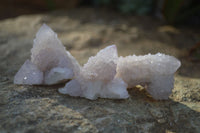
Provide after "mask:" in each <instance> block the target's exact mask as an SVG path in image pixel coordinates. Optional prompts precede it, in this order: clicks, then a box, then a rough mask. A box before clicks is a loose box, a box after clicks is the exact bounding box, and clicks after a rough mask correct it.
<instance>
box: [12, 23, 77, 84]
mask: <svg viewBox="0 0 200 133" xmlns="http://www.w3.org/2000/svg"><path fill="white" fill-rule="evenodd" d="M79 70H80V66H79V64H78V62H77V61H76V60H75V58H74V57H73V56H71V54H70V53H69V52H68V51H66V50H65V47H64V46H63V45H62V43H61V42H60V40H59V39H58V38H57V34H56V33H55V32H53V30H51V28H50V27H48V26H47V25H45V24H43V26H42V27H41V28H40V29H39V31H38V32H37V34H36V38H35V40H34V44H33V48H32V49H31V61H29V60H27V61H26V62H25V63H24V64H23V66H22V67H21V69H20V70H19V71H18V72H17V74H16V75H15V77H14V83H15V84H30V85H38V84H47V85H51V84H56V83H60V82H64V81H67V80H69V79H72V78H73V77H74V75H76V73H79Z"/></svg>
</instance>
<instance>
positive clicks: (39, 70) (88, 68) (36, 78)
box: [14, 24, 181, 100]
mask: <svg viewBox="0 0 200 133" xmlns="http://www.w3.org/2000/svg"><path fill="white" fill-rule="evenodd" d="M180 65H181V63H180V61H179V60H177V59H176V58H174V57H172V56H169V55H164V54H161V53H158V54H155V55H151V54H148V55H144V56H136V55H133V56H127V57H118V54H117V48H116V46H115V45H111V46H108V47H106V48H104V49H102V50H100V51H99V52H98V53H97V55H96V56H92V57H90V58H89V60H88V62H87V63H86V64H85V65H84V66H83V67H81V66H80V65H79V64H78V62H77V61H76V60H75V58H74V57H73V56H72V55H71V54H70V53H69V52H68V51H66V49H65V47H64V46H63V45H62V43H61V42H60V40H59V39H58V38H57V35H56V33H54V32H53V31H52V30H51V29H50V28H49V27H48V26H47V25H45V24H44V25H43V26H42V27H41V28H40V29H39V31H38V32H37V34H36V38H35V40H34V44H33V48H32V50H31V60H27V61H25V63H24V64H23V65H22V67H21V68H20V70H19V71H18V72H17V74H16V75H15V77H14V83H15V84H29V85H39V84H47V85H51V84H57V83H61V82H67V81H68V80H69V79H72V80H71V81H69V82H68V83H66V85H65V87H64V88H60V89H59V92H60V93H62V94H68V95H70V96H80V97H85V98H88V99H91V100H94V99H97V98H98V97H102V98H113V99H125V98H128V97H129V94H128V92H127V87H129V88H131V87H134V86H136V85H145V86H147V88H146V90H147V91H148V92H149V94H151V95H152V97H153V98H155V99H167V98H168V97H169V95H170V94H171V91H172V89H173V86H174V73H175V72H176V71H177V69H178V68H179V67H180Z"/></svg>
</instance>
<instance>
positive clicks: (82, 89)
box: [59, 45, 129, 100]
mask: <svg viewBox="0 0 200 133" xmlns="http://www.w3.org/2000/svg"><path fill="white" fill-rule="evenodd" d="M117 60H118V54H117V48H116V46H115V45H111V46H108V47H106V48H105V49H103V50H101V51H99V52H98V53H97V55H96V56H93V57H90V58H89V60H88V62H87V63H86V64H85V65H84V66H83V67H82V68H81V71H80V74H79V75H77V76H76V77H75V78H76V79H75V80H72V81H70V82H69V83H67V84H66V85H65V87H64V88H61V89H59V92H60V93H63V94H69V95H71V96H80V97H85V98H88V99H91V100H94V99H97V98H98V97H102V98H114V99H125V98H128V97H129V95H128V92H127V90H126V88H127V84H126V83H125V82H124V81H123V80H122V79H120V78H115V75H116V67H117ZM77 92H79V93H77Z"/></svg>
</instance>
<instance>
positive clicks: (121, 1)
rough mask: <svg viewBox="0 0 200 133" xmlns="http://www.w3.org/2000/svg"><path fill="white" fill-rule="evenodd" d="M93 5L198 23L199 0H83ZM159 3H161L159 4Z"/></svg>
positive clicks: (173, 21) (199, 15) (127, 12)
mask: <svg viewBox="0 0 200 133" xmlns="http://www.w3.org/2000/svg"><path fill="white" fill-rule="evenodd" d="M83 1H84V2H85V1H87V2H86V3H89V4H90V5H92V6H95V7H100V6H104V7H108V8H113V9H117V10H118V11H120V12H122V13H124V14H136V15H149V14H151V15H155V14H160V16H162V17H163V18H164V19H165V20H166V21H167V22H168V23H170V24H176V23H184V22H186V23H191V24H192V23H195V24H200V0H83ZM160 3H161V4H160Z"/></svg>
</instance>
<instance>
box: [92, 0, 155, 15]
mask: <svg viewBox="0 0 200 133" xmlns="http://www.w3.org/2000/svg"><path fill="white" fill-rule="evenodd" d="M154 1H155V0H93V4H94V5H97V6H102V5H103V6H110V7H113V8H115V9H118V10H119V11H120V12H122V13H125V14H138V15H146V14H149V13H151V11H152V9H153V3H154Z"/></svg>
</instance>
